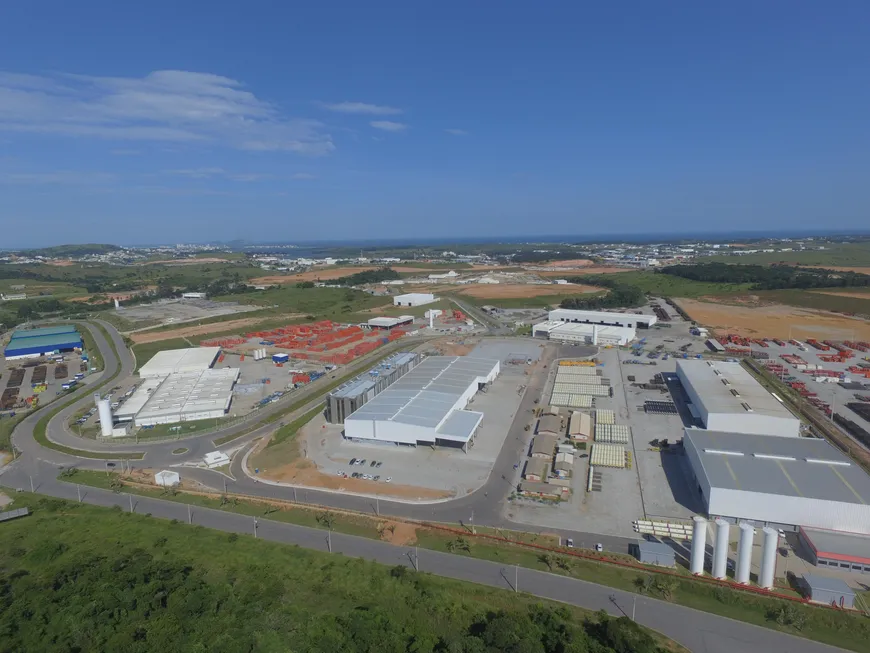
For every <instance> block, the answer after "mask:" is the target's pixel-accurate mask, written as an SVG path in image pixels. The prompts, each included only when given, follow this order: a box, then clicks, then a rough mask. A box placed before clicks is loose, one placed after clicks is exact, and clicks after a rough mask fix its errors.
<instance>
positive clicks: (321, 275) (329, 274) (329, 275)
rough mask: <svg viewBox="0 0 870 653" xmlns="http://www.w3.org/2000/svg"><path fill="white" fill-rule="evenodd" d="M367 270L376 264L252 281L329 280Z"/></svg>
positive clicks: (253, 281)
mask: <svg viewBox="0 0 870 653" xmlns="http://www.w3.org/2000/svg"><path fill="white" fill-rule="evenodd" d="M367 270H377V268H376V267H374V266H369V267H359V268H322V269H320V270H309V271H308V272H300V273H299V274H288V275H271V276H267V277H257V278H256V279H251V283H255V284H262V285H272V284H283V283H299V282H300V281H328V280H330V279H338V278H339V277H346V276H349V275H351V274H356V273H357V272H366V271H367Z"/></svg>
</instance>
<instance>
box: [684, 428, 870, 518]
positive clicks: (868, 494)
mask: <svg viewBox="0 0 870 653" xmlns="http://www.w3.org/2000/svg"><path fill="white" fill-rule="evenodd" d="M683 437H684V442H685V441H688V443H689V444H690V445H691V446H693V447H694V448H695V449H696V450H697V452H698V457H699V458H700V461H701V466H702V468H703V470H696V471H697V472H698V473H701V472H703V474H704V475H706V477H707V480H708V481H709V483H710V486H711V487H712V488H723V489H729V490H741V491H744V492H758V493H763V494H779V495H784V496H792V497H803V498H807V499H822V500H826V501H838V502H842V503H858V504H862V505H866V504H870V476H868V475H867V474H866V473H865V472H864V470H862V469H861V468H860V467H859V466H858V465H856V464H855V463H853V462H852V461H850V460H849V459H848V458H846V456H844V455H843V454H841V453H840V452H839V451H838V450H837V449H835V448H834V447H833V446H831V445H830V444H828V443H827V442H825V441H824V440H819V439H816V438H771V437H769V436H766V435H752V434H747V433H722V432H719V431H707V430H702V429H686V430H685V435H684V436H683Z"/></svg>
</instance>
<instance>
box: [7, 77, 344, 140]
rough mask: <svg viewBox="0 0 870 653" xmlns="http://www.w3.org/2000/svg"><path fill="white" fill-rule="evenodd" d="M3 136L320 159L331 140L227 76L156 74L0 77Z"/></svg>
mask: <svg viewBox="0 0 870 653" xmlns="http://www.w3.org/2000/svg"><path fill="white" fill-rule="evenodd" d="M0 131H8V132H23V133H42V134H61V135H66V136H78V137H98V138H106V139H115V140H143V141H170V142H179V143H197V142H202V143H214V144H221V145H225V146H228V147H233V148H236V149H242V150H260V151H288V152H297V153H300V154H310V155H323V154H328V153H330V152H332V151H333V150H334V149H335V146H334V145H333V143H332V138H331V137H330V135H329V134H328V133H326V132H325V131H324V126H323V124H322V123H320V122H318V121H316V120H307V119H300V118H292V117H289V116H286V115H283V113H282V112H281V111H280V109H279V108H278V107H276V106H274V105H272V104H270V103H268V102H266V101H264V100H261V99H259V98H257V97H256V96H255V95H254V94H253V93H251V92H250V91H247V90H244V87H243V85H242V84H241V83H240V82H238V81H236V80H234V79H230V78H228V77H221V76H219V75H212V74H209V73H194V72H187V71H183V70H159V71H155V72H152V73H150V74H148V75H146V76H145V77H141V78H140V77H92V76H85V75H61V76H36V75H17V74H10V73H0Z"/></svg>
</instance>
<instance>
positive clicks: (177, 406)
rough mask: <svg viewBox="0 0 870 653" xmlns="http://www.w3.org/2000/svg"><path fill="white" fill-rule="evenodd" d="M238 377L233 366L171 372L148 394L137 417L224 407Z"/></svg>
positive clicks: (151, 416)
mask: <svg viewBox="0 0 870 653" xmlns="http://www.w3.org/2000/svg"><path fill="white" fill-rule="evenodd" d="M238 378H239V370H238V369H233V368H223V369H220V370H203V371H199V372H182V373H178V374H171V375H169V376H167V377H166V378H165V379H164V380H163V382H162V383H161V384H160V386H159V387H158V388H157V389H156V390H154V391H153V392H152V393H151V396H150V397H148V400H147V401H146V402H145V404H144V406H143V407H142V409H141V410H140V411H139V412H138V413H137V414H136V420H137V421H138V420H155V419H160V418H164V417H175V416H184V415H191V414H193V413H203V412H211V411H216V410H227V409H228V408H229V406H230V400H231V399H232V391H233V384H235V382H236V380H237V379H238Z"/></svg>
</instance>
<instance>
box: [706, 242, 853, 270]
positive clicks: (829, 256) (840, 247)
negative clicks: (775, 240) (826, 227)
mask: <svg viewBox="0 0 870 653" xmlns="http://www.w3.org/2000/svg"><path fill="white" fill-rule="evenodd" d="M750 249H756V248H755V247H752V248H750ZM759 249H762V247H761V246H759ZM704 260H705V261H711V262H712V261H721V262H724V263H746V264H749V263H758V264H762V265H764V264H769V263H793V264H799V265H832V266H836V267H870V241H864V242H858V243H831V244H827V245H825V249H823V250H813V251H804V252H772V253H769V254H765V253H759V254H745V255H743V256H713V257H710V258H709V259H706V258H705V259H704Z"/></svg>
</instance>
